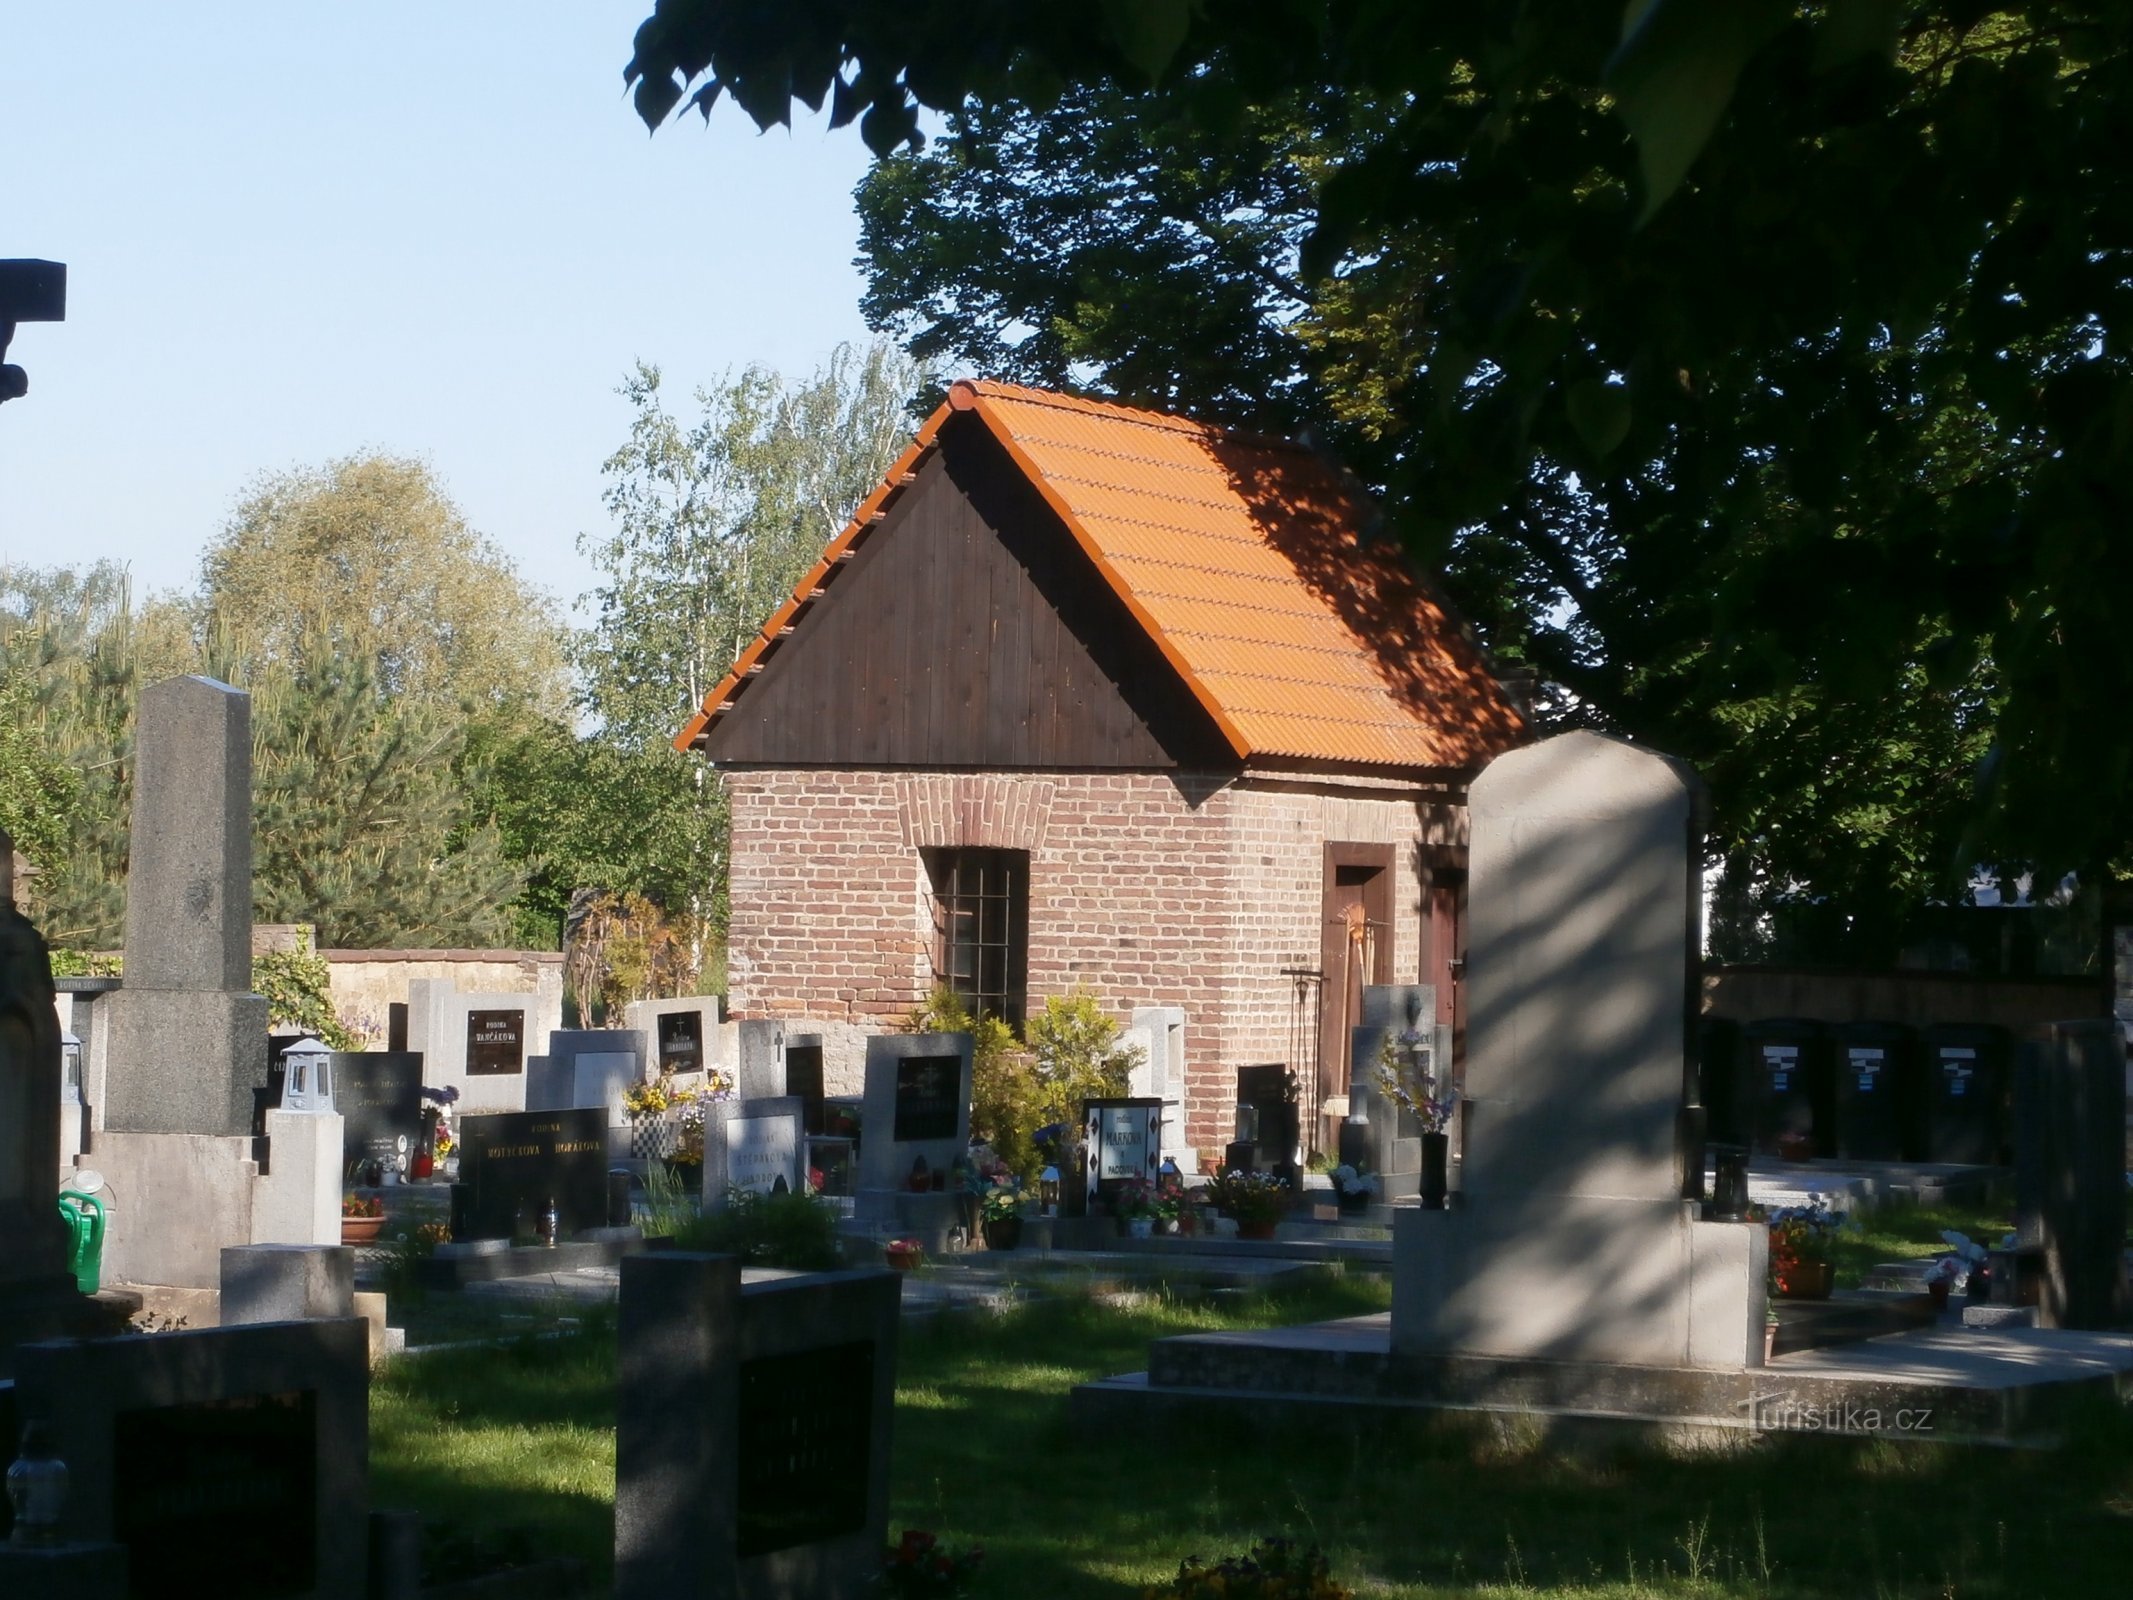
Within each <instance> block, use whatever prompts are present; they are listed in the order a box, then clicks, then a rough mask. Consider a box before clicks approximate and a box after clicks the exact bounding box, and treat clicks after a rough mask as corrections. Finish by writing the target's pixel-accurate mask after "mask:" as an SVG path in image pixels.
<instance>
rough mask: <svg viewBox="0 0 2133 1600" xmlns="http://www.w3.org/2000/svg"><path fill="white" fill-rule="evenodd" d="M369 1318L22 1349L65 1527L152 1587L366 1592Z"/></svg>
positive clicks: (243, 1598)
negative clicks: (62, 1485) (115, 1551)
mask: <svg viewBox="0 0 2133 1600" xmlns="http://www.w3.org/2000/svg"><path fill="white" fill-rule="evenodd" d="M368 1341H369V1328H368V1325H367V1324H366V1323H365V1322H364V1321H363V1320H362V1319H361V1318H346V1319H339V1320H332V1321H316V1322H276V1323H263V1324H258V1325H254V1326H248V1327H237V1328H207V1329H200V1330H195V1331H187V1332H179V1333H163V1334H138V1335H133V1336H131V1337H127V1338H121V1339H101V1340H93V1341H68V1342H64V1343H56V1344H34V1345H27V1346H25V1347H23V1349H22V1350H21V1351H20V1352H19V1353H18V1379H17V1393H16V1406H17V1410H18V1414H19V1415H20V1417H21V1418H22V1419H23V1420H25V1421H26V1420H29V1419H31V1418H42V1419H44V1420H45V1421H46V1422H48V1423H49V1424H50V1425H51V1427H52V1429H53V1431H54V1433H55V1435H56V1443H57V1446H58V1454H59V1457H60V1459H61V1460H63V1461H65V1462H66V1464H67V1472H68V1479H69V1494H68V1498H67V1510H66V1523H65V1525H64V1526H63V1528H62V1530H61V1531H62V1535H63V1536H64V1537H66V1538H69V1539H73V1540H85V1541H97V1542H106V1541H109V1542H116V1543H119V1544H122V1545H125V1546H126V1547H127V1550H128V1553H129V1558H130V1562H129V1564H130V1566H131V1568H132V1571H133V1573H134V1574H135V1577H136V1580H137V1582H140V1583H152V1584H153V1590H152V1592H154V1593H158V1594H168V1595H172V1596H177V1595H212V1596H216V1597H218V1600H301V1597H307V1596H316V1597H318V1600H364V1594H365V1576H366V1569H367V1551H366V1529H367V1522H368V1516H369V1454H370V1420H369V1412H370V1366H369V1343H368Z"/></svg>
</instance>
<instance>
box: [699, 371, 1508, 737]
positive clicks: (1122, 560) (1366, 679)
mask: <svg viewBox="0 0 2133 1600" xmlns="http://www.w3.org/2000/svg"><path fill="white" fill-rule="evenodd" d="M966 411H967V412H971V413H973V414H974V415H975V416H976V417H977V418H978V420H980V421H981V422H982V423H983V424H984V425H985V427H986V428H987V429H988V430H989V431H990V432H991V433H992V435H993V436H994V437H995V438H996V439H997V440H999V442H1000V443H1001V445H1002V446H1003V447H1005V449H1006V450H1007V452H1008V454H1009V456H1010V457H1011V458H1012V459H1013V460H1014V462H1015V463H1016V465H1017V466H1018V467H1020V468H1021V470H1022V472H1023V473H1024V474H1025V475H1026V476H1027V477H1028V479H1029V480H1030V482H1031V483H1032V484H1033V485H1034V486H1035V487H1036V489H1037V490H1038V492H1039V493H1040V494H1042V495H1043V497H1044V499H1045V500H1046V501H1047V503H1049V504H1050V506H1051V507H1052V509H1053V510H1054V511H1056V512H1057V513H1058V515H1059V518H1060V520H1061V521H1062V522H1063V523H1064V524H1065V525H1066V528H1067V530H1068V532H1069V533H1070V534H1071V535H1072V536H1073V538H1074V539H1075V540H1076V542H1078V543H1079V544H1080V546H1081V547H1082V549H1083V550H1084V551H1085V552H1087V554H1088V556H1089V558H1090V560H1091V561H1092V562H1093V563H1094V564H1095V566H1096V568H1097V571H1098V572H1099V573H1100V574H1101V575H1102V576H1103V578H1104V579H1105V580H1106V581H1107V582H1108V583H1109V584H1110V586H1111V588H1112V589H1113V590H1114V591H1115V592H1116V593H1117V594H1118V596H1119V598H1120V599H1121V600H1123V601H1124V602H1125V604H1126V607H1127V609H1128V610H1129V611H1130V612H1131V613H1132V614H1133V616H1134V617H1135V619H1136V620H1137V621H1138V622H1139V623H1140V625H1141V626H1142V627H1143V628H1144V629H1146V630H1147V633H1148V636H1149V637H1150V639H1152V640H1153V641H1154V642H1155V644H1156V645H1157V647H1158V648H1159V649H1160V650H1161V651H1162V653H1163V655H1164V657H1165V658H1166V659H1167V660H1168V661H1169V662H1170V664H1171V666H1172V667H1173V668H1175V669H1176V671H1177V673H1178V675H1179V676H1180V677H1181V678H1182V679H1183V680H1184V681H1185V683H1186V685H1187V686H1188V687H1189V688H1190V689H1191V690H1192V692H1193V694H1194V695H1195V696H1197V697H1198V699H1199V701H1200V703H1201V704H1202V705H1203V706H1204V707H1205V708H1206V709H1207V711H1208V712H1209V714H1210V715H1211V716H1212V717H1213V718H1214V720H1215V723H1216V725H1217V726H1218V727H1219V728H1220V729H1221V730H1222V733H1223V735H1224V736H1225V737H1226V738H1227V739H1228V741H1229V743H1230V746H1231V748H1232V749H1233V750H1234V751H1235V752H1236V754H1237V756H1238V757H1239V758H1240V759H1242V760H1246V761H1252V760H1260V761H1266V762H1272V763H1275V764H1280V763H1283V762H1301V763H1314V764H1315V763H1321V762H1323V763H1330V764H1335V765H1340V766H1362V767H1390V768H1399V769H1412V768H1425V769H1463V768H1471V767H1478V766H1480V765H1481V764H1482V763H1483V762H1485V761H1486V760H1487V759H1488V758H1489V757H1490V756H1492V755H1494V754H1496V753H1497V752H1498V751H1500V750H1503V749H1505V748H1507V747H1508V746H1510V745H1512V744H1514V743H1516V742H1517V741H1518V740H1519V739H1520V738H1522V737H1523V735H1524V731H1525V728H1524V723H1523V721H1522V720H1521V718H1520V717H1519V715H1518V712H1517V711H1516V710H1515V709H1514V708H1513V707H1512V705H1511V704H1510V702H1509V701H1508V700H1507V699H1506V698H1505V696H1504V694H1503V692H1502V691H1501V690H1500V689H1499V688H1498V687H1497V685H1496V682H1495V680H1494V678H1493V677H1492V676H1491V674H1490V672H1489V670H1488V668H1487V665H1486V663H1485V662H1484V661H1483V659H1482V656H1481V653H1480V651H1479V650H1477V649H1476V648H1475V647H1474V645H1473V644H1472V643H1471V642H1470V641H1469V640H1468V639H1467V638H1466V637H1465V635H1464V634H1463V632H1462V630H1461V627H1460V625H1459V623H1458V621H1457V620H1456V619H1455V618H1454V617H1453V615H1452V614H1451V612H1450V610H1449V608H1448V607H1447V606H1446V604H1445V602H1444V601H1443V600H1442V599H1441V598H1440V597H1439V596H1438V595H1437V594H1436V593H1435V592H1434V591H1433V590H1432V589H1431V588H1430V587H1429V586H1428V585H1427V584H1426V583H1423V582H1422V581H1420V580H1419V579H1418V578H1417V577H1416V575H1415V573H1414V571H1413V569H1412V568H1411V567H1410V566H1409V565H1408V563H1407V562H1406V560H1405V558H1404V557H1403V556H1402V555H1401V554H1400V553H1399V552H1398V551H1397V549H1395V548H1394V547H1393V546H1392V545H1391V544H1389V543H1387V542H1383V541H1374V540H1364V539H1361V538H1359V537H1358V532H1359V530H1360V529H1362V528H1363V527H1364V526H1366V524H1367V522H1368V520H1369V518H1370V515H1371V511H1370V507H1369V503H1368V501H1367V499H1366V498H1365V497H1364V496H1363V494H1362V493H1361V491H1360V490H1359V489H1357V488H1356V487H1355V486H1354V485H1353V483H1352V482H1351V481H1350V480H1348V479H1347V478H1346V477H1345V476H1344V475H1343V474H1341V473H1340V472H1339V471H1338V470H1337V469H1336V468H1333V467H1331V466H1329V465H1327V464H1326V463H1324V462H1322V461H1321V460H1320V459H1319V458H1318V457H1316V456H1315V455H1313V454H1312V453H1311V452H1310V451H1309V450H1307V449H1305V448H1303V447H1301V446H1299V445H1292V444H1285V443H1281V442H1279V441H1273V440H1266V439H1257V438H1251V437H1248V436H1245V435H1239V434H1231V433H1225V432H1224V431H1223V430H1221V429H1219V428H1213V427H1209V426H1206V425H1204V424H1201V423H1197V422H1191V421H1187V420H1186V419H1184V418H1181V417H1171V416H1163V415H1160V414H1158V413H1155V412H1149V411H1137V410H1134V409H1132V408H1130V407H1127V406H1119V405H1111V404H1107V403H1104V402H1100V401H1093V400H1081V399H1076V398H1074V397H1071V396H1068V395H1061V394H1052V393H1048V392H1046V391H1043V390H1038V389H1024V388H1019V387H1017V386H1015V385H1012V384H1002V383H973V382H968V381H965V382H960V383H957V384H955V385H954V386H953V387H952V388H951V389H950V390H949V394H948V399H947V401H946V402H945V403H944V404H943V405H942V406H941V407H940V408H939V409H938V410H936V411H935V412H934V414H933V415H932V416H931V417H929V418H928V419H927V420H926V424H925V426H924V427H923V428H921V429H920V430H919V433H918V436H917V438H916V439H915V440H914V441H913V444H912V447H911V449H910V450H908V451H906V452H905V454H904V457H903V459H902V460H900V461H898V462H897V464H896V466H895V468H893V469H892V470H891V472H890V474H889V477H888V479H887V480H886V481H885V482H884V483H883V484H882V486H881V488H880V489H878V490H876V491H875V493H874V494H873V495H872V496H870V497H869V499H868V500H867V502H866V503H865V504H864V505H862V506H861V507H860V509H859V512H858V514H857V515H856V516H855V517H854V518H853V521H852V524H851V526H849V527H847V528H846V529H845V530H844V532H843V533H841V534H840V535H839V536H838V537H837V539H836V540H835V541H833V542H832V543H831V545H830V547H829V549H828V550H827V551H825V552H824V554H823V559H822V560H821V561H820V562H818V563H817V564H816V566H815V568H814V570H812V571H811V572H810V573H809V574H808V575H807V577H805V578H803V579H802V580H801V582H800V584H799V586H798V587H797V588H796V589H795V591H794V594H793V598H792V599H791V600H789V601H787V602H786V604H785V605H784V606H782V607H780V608H779V611H778V613H777V614H776V615H775V616H773V617H772V618H771V619H770V621H769V622H767V623H766V624H765V625H764V628H763V631H762V633H761V634H760V635H758V636H757V638H756V640H755V641H754V643H753V644H751V645H750V646H749V648H748V649H747V650H745V651H743V652H742V654H741V658H740V660H738V661H737V662H735V664H734V670H733V672H731V673H730V674H728V675H727V677H726V679H725V680H724V681H722V682H721V683H720V684H719V685H718V686H717V687H716V688H714V689H713V690H712V691H711V693H710V694H709V695H708V696H706V697H705V700H704V709H703V710H702V711H701V712H700V713H699V714H698V715H697V716H696V717H695V718H693V719H692V720H691V721H690V723H689V725H688V727H687V728H685V729H683V730H682V732H681V734H680V735H679V736H678V737H677V738H676V739H675V741H674V742H675V744H676V745H677V746H679V747H681V748H683V749H687V748H689V747H690V746H692V745H694V744H695V743H697V742H698V741H699V740H700V739H701V738H702V736H703V733H704V730H705V729H706V728H707V727H708V726H709V723H710V720H711V717H712V716H713V715H714V714H715V713H716V711H717V710H718V708H719V707H720V706H721V705H723V704H724V703H725V701H726V700H727V698H728V696H729V695H730V694H731V693H732V692H733V690H734V688H735V687H736V686H737V685H739V684H740V683H741V682H742V681H743V680H744V679H745V678H746V677H747V676H748V675H749V673H750V671H751V670H752V669H754V668H755V667H756V666H757V664H758V662H759V661H760V660H761V658H762V657H763V655H764V654H765V653H766V652H767V651H768V650H769V649H770V648H772V647H773V646H774V644H775V643H776V641H777V640H778V639H779V638H780V636H781V635H782V634H783V632H784V631H785V629H786V628H787V626H788V625H789V624H790V623H791V622H792V621H793V619H794V618H795V616H796V615H797V614H798V613H799V612H800V611H801V610H802V609H803V608H804V607H805V606H806V605H807V604H808V603H809V601H810V600H811V599H812V598H813V596H814V594H815V593H817V592H819V590H820V587H821V585H822V583H823V582H824V580H825V577H826V575H827V574H828V572H829V570H830V568H831V567H832V566H833V565H834V564H835V563H836V562H837V561H838V560H839V559H841V558H842V557H843V555H844V554H845V553H846V552H847V551H848V550H849V549H850V547H851V546H852V544H854V543H855V542H856V541H857V540H858V539H860V538H862V537H864V536H865V534H866V532H867V531H868V530H869V529H870V528H871V527H872V526H873V525H874V524H875V523H877V522H878V521H879V520H880V516H881V513H882V511H883V509H884V507H885V506H886V504H887V501H888V499H889V498H890V497H891V496H892V495H894V494H895V493H897V492H898V491H899V490H900V489H901V487H902V486H903V485H905V484H907V483H908V482H909V481H910V474H911V470H912V468H913V467H914V466H915V465H916V464H917V461H918V459H919V457H920V456H921V455H922V454H923V453H924V452H925V451H926V450H928V449H930V448H931V447H932V444H933V441H934V438H935V436H936V435H937V434H938V433H939V431H940V428H941V426H942V424H943V423H944V422H946V421H947V419H948V418H949V417H950V416H952V415H954V414H955V413H958V412H966Z"/></svg>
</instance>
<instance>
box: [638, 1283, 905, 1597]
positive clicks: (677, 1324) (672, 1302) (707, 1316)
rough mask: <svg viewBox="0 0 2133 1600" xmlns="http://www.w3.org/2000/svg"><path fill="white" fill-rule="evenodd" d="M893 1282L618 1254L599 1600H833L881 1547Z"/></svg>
mask: <svg viewBox="0 0 2133 1600" xmlns="http://www.w3.org/2000/svg"><path fill="white" fill-rule="evenodd" d="M901 1288H902V1284H901V1280H900V1279H899V1278H898V1277H897V1275H896V1274H894V1273H886V1272H833V1273H813V1274H808V1275H805V1276H800V1277H792V1278H786V1279H781V1280H776V1281H773V1282H767V1283H758V1284H751V1285H749V1286H748V1287H747V1288H746V1289H743V1288H742V1287H741V1282H740V1263H739V1262H738V1260H736V1259H735V1258H734V1257H732V1256H708V1255H693V1254H685V1253H681V1252H671V1253H668V1252H662V1253H658V1254H646V1255H634V1256H626V1257H624V1258H623V1263H622V1300H621V1311H620V1329H619V1340H618V1342H619V1346H620V1372H619V1381H618V1384H617V1395H616V1419H615V1596H616V1600H714V1597H715V1600H843V1597H845V1596H849V1595H858V1594H864V1593H867V1592H868V1591H869V1590H870V1589H871V1588H872V1587H873V1584H874V1579H875V1576H876V1574H877V1572H878V1570H879V1564H880V1560H881V1551H882V1547H883V1546H884V1545H885V1544H886V1543H887V1541H888V1518H889V1444H890V1427H891V1423H892V1419H893V1408H894V1397H895V1382H896V1340H897V1306H898V1297H899V1294H900V1292H901Z"/></svg>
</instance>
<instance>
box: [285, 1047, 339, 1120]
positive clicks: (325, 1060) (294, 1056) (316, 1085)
mask: <svg viewBox="0 0 2133 1600" xmlns="http://www.w3.org/2000/svg"><path fill="white" fill-rule="evenodd" d="M281 1060H282V1069H283V1077H282V1080H281V1108H282V1110H284V1111H308V1112H310V1113H311V1114H312V1115H313V1116H320V1117H325V1116H331V1115H332V1114H333V1052H332V1051H331V1050H328V1049H327V1048H326V1047H325V1046H324V1045H322V1044H320V1043H319V1042H318V1041H317V1040H316V1039H312V1038H308V1037H306V1038H302V1039H299V1040H297V1041H296V1043H294V1044H292V1045H291V1046H289V1048H288V1049H286V1050H284V1051H283V1052H282V1053H281Z"/></svg>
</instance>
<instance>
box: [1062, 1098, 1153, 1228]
mask: <svg viewBox="0 0 2133 1600" xmlns="http://www.w3.org/2000/svg"><path fill="white" fill-rule="evenodd" d="M1081 1114H1082V1144H1083V1148H1084V1150H1085V1151H1086V1161H1087V1178H1088V1187H1087V1195H1088V1198H1089V1199H1090V1200H1092V1201H1093V1200H1102V1201H1104V1202H1106V1203H1108V1202H1109V1201H1110V1199H1111V1197H1112V1196H1113V1195H1114V1194H1116V1193H1117V1191H1118V1190H1119V1189H1120V1188H1121V1187H1122V1186H1123V1185H1124V1184H1126V1183H1128V1182H1130V1181H1131V1180H1133V1179H1135V1178H1138V1179H1140V1180H1142V1181H1143V1182H1145V1183H1150V1184H1152V1183H1154V1182H1155V1181H1156V1177H1157V1174H1158V1173H1159V1172H1160V1170H1161V1166H1162V1153H1163V1102H1162V1101H1161V1100H1157V1099H1144V1098H1134V1099H1129V1100H1084V1101H1083V1102H1082V1109H1081Z"/></svg>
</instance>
